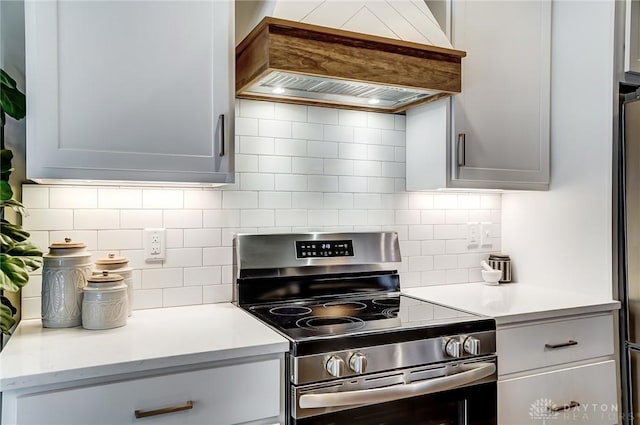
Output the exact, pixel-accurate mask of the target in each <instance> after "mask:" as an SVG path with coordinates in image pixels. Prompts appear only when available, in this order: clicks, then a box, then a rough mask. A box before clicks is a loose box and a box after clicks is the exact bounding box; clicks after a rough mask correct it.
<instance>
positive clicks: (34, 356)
mask: <svg viewBox="0 0 640 425" xmlns="http://www.w3.org/2000/svg"><path fill="white" fill-rule="evenodd" d="M288 349H289V343H288V341H287V340H286V339H285V338H283V337H282V336H281V335H279V334H278V333H276V332H275V331H273V330H271V329H270V328H269V327H267V326H266V325H263V324H262V323H260V322H259V321H258V320H257V319H254V318H253V317H251V316H250V315H249V314H248V313H246V312H244V311H242V310H241V309H239V308H238V307H236V306H234V305H232V304H228V303H224V304H207V305H198V306H188V307H173V308H161V309H154V310H137V311H134V312H133V316H132V317H130V318H129V320H128V323H127V325H126V326H123V327H121V328H116V329H109V330H99V331H96V330H94V331H90V330H86V329H83V328H81V327H75V328H65V329H45V328H42V325H41V321H40V320H23V321H22V322H21V323H20V325H19V326H18V329H17V330H16V332H15V334H14V335H13V336H12V337H11V339H10V340H9V343H8V344H7V345H6V347H5V348H4V350H3V351H2V352H1V353H0V391H7V390H15V389H20V388H27V387H33V386H40V385H47V384H58V383H63V382H69V381H76V380H80V379H87V378H97V377H102V376H108V375H115V374H122V373H132V372H140V371H147V370H152V369H158V368H167V367H176V366H184V365H190V364H196V363H205V362H211V361H220V360H227V359H234V358H241V357H249V356H258V355H264V354H273V353H282V352H285V351H287V350H288Z"/></svg>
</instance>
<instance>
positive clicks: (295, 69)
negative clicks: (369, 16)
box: [236, 17, 465, 112]
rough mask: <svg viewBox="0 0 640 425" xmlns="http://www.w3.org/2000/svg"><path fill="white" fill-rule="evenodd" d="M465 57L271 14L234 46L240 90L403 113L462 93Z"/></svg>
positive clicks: (290, 99) (293, 100) (269, 96)
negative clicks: (463, 61)
mask: <svg viewBox="0 0 640 425" xmlns="http://www.w3.org/2000/svg"><path fill="white" fill-rule="evenodd" d="M464 56H465V53H464V52H460V51H457V50H453V49H447V48H442V47H435V46H426V45H422V44H417V43H412V42H405V41H401V40H394V39H387V38H383V37H378V36H372V35H365V34H359V33H354V32H350V31H343V30H338V29H333V28H326V27H320V26H317V25H310V24H304V23H299V22H291V21H286V20H282V19H276V18H269V17H267V18H265V19H263V21H262V22H261V23H260V24H259V25H258V26H257V27H256V28H255V29H254V30H253V31H252V32H251V33H250V34H249V35H248V36H247V37H246V38H245V39H244V40H243V41H242V42H241V43H240V44H239V45H238V47H237V48H236V96H237V97H240V98H249V99H269V100H274V101H281V102H290V103H303V104H310V105H320V106H322V105H325V106H334V107H343V108H350V109H362V110H372V111H384V112H400V111H403V110H405V109H407V108H409V107H411V106H415V105H418V104H421V103H425V102H429V101H431V100H435V99H439V98H441V97H445V96H450V95H452V94H455V93H459V92H460V86H461V81H460V78H461V70H460V63H461V58H462V57H464Z"/></svg>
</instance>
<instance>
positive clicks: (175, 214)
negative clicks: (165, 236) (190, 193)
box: [163, 210, 202, 229]
mask: <svg viewBox="0 0 640 425" xmlns="http://www.w3.org/2000/svg"><path fill="white" fill-rule="evenodd" d="M163 222H164V227H165V228H167V229H199V228H201V227H202V210H165V211H164V220H163Z"/></svg>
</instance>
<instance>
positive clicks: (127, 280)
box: [93, 252, 133, 316]
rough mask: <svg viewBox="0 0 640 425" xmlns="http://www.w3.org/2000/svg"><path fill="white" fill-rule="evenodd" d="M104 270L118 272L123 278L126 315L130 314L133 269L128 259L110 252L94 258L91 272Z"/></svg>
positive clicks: (97, 272)
mask: <svg viewBox="0 0 640 425" xmlns="http://www.w3.org/2000/svg"><path fill="white" fill-rule="evenodd" d="M104 270H108V271H109V272H111V273H116V274H119V275H120V276H122V278H123V279H124V284H125V285H127V315H128V316H131V312H132V309H131V308H132V304H133V269H132V268H131V267H129V260H128V259H127V258H125V257H119V256H117V255H116V254H115V253H113V252H110V253H109V254H108V255H107V257H105V258H99V259H97V260H96V265H95V268H94V270H93V274H101V273H102V271H104Z"/></svg>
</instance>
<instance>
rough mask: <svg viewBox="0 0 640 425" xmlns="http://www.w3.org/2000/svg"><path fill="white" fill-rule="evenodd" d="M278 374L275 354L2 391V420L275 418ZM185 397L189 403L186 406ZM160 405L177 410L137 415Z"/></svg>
mask: <svg viewBox="0 0 640 425" xmlns="http://www.w3.org/2000/svg"><path fill="white" fill-rule="evenodd" d="M281 377H282V374H281V369H280V359H271V360H264V361H257V362H250V363H243V364H237V365H232V366H225V367H217V368H213V369H206V370H201V371H194V372H186V373H178V374H172V375H164V376H157V377H153V378H143V379H134V380H129V381H122V382H117V383H111V384H102V385H92V386H85V387H79V388H73V389H66V390H59V391H46V392H41V393H35V394H26V395H21V396H17V397H16V396H14V395H13V394H11V393H5V394H3V397H4V398H5V400H3V417H2V423H6V424H25V425H27V424H34V425H40V424H49V425H55V424H59V425H72V424H78V425H80V424H82V425H85V424H96V425H98V424H104V425H112V424H119V425H124V424H133V423H144V424H153V425H160V424H185V425H187V424H194V425H195V424H208V425H228V424H236V423H245V422H249V421H251V422H258V421H260V420H261V419H266V418H271V421H270V422H269V423H274V422H277V419H278V416H279V414H280V406H281V403H282V402H281V400H282V399H281V397H282V390H281V379H282V378H281ZM189 401H191V402H193V407H192V408H190V409H187V408H185V407H186V405H187V404H188V402H189ZM165 408H177V409H176V411H174V412H168V413H162V414H156V415H153V416H149V417H144V418H143V417H141V418H136V414H135V412H136V411H138V412H142V414H144V412H147V413H148V412H150V411H153V410H158V409H165ZM179 409H182V410H179ZM138 414H139V415H140V413H138Z"/></svg>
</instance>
